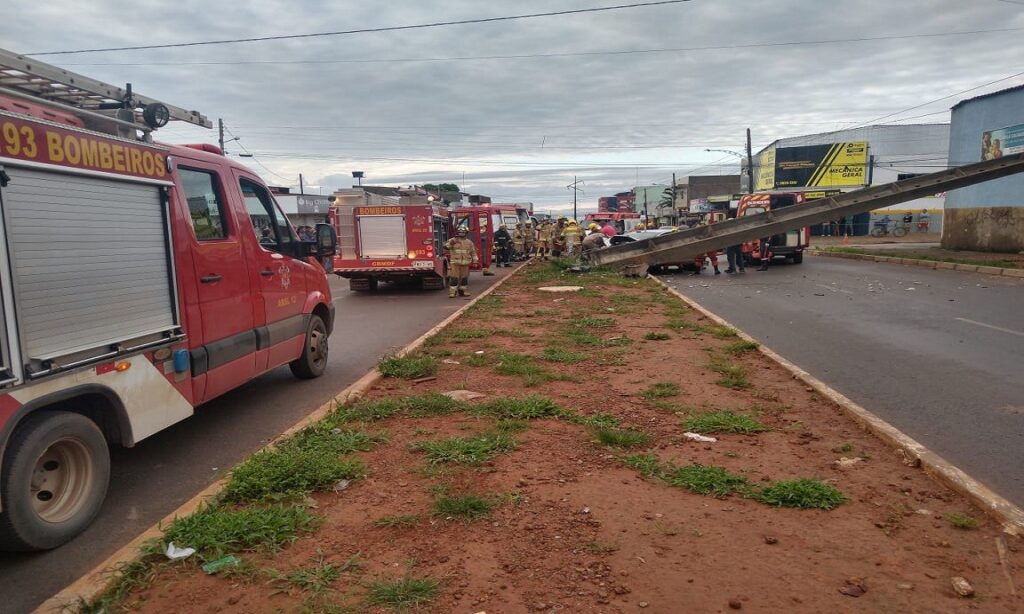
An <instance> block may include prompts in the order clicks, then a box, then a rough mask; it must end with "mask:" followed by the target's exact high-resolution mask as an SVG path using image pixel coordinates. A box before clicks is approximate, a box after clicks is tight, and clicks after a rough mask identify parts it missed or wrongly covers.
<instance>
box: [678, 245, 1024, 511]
mask: <svg viewBox="0 0 1024 614" xmlns="http://www.w3.org/2000/svg"><path fill="white" fill-rule="evenodd" d="M724 260H725V259H724V258H722V264H723V265H724V264H725V262H724ZM723 270H724V266H723ZM662 278H663V279H665V280H666V281H668V282H669V283H670V284H671V285H673V286H674V287H675V288H676V289H677V290H679V291H680V292H682V293H683V294H685V295H687V296H689V297H691V298H693V299H694V300H696V301H697V302H699V303H700V304H701V305H703V306H704V307H706V308H707V309H709V310H711V311H712V312H714V313H716V314H718V315H720V316H721V317H723V318H725V319H726V320H729V321H730V322H731V323H732V324H733V325H735V326H737V327H738V328H740V329H742V330H743V331H745V332H747V333H748V334H750V335H751V336H752V337H754V338H755V339H757V340H758V341H760V342H762V343H764V344H765V345H767V346H768V347H770V348H772V349H773V350H775V351H776V352H778V353H779V354H781V355H782V356H784V357H786V358H787V359H788V360H790V361H792V362H794V363H796V364H797V365H799V366H800V367H801V368H803V369H805V370H806V371H808V372H810V373H811V374H813V375H814V376H815V377H817V378H819V379H821V380H822V381H824V382H826V383H828V384H829V385H831V386H832V387H833V388H835V389H837V390H839V391H840V392H842V393H843V394H845V395H846V396H847V397H849V398H851V399H853V400H854V401H855V402H857V403H859V404H860V405H862V406H864V407H866V408H867V409H868V410H870V411H872V412H875V413H876V414H878V415H879V416H881V417H882V418H884V419H885V420H887V421H888V422H890V423H891V424H893V425H895V426H896V427H897V428H899V429H900V430H902V431H903V432H905V433H907V434H908V435H910V436H911V437H913V438H914V439H916V440H918V441H919V442H921V443H923V444H924V445H926V446H928V447H929V448H931V449H932V450H933V451H935V452H936V453H938V454H939V455H941V456H943V457H944V458H945V459H946V460H948V461H950V462H952V463H954V464H956V465H957V466H959V467H960V468H961V469H963V470H964V471H966V472H967V473H969V474H970V475H972V476H973V477H974V478H976V479H978V480H980V481H981V482H983V483H985V484H986V485H988V486H989V487H990V488H992V489H993V490H995V491H996V492H997V493H999V494H1001V495H1002V496H1004V497H1006V498H1007V499H1009V500H1011V501H1013V502H1014V503H1016V504H1017V505H1021V506H1024V470H1022V468H1024V279H1015V278H1003V277H994V276H991V275H981V274H978V273H966V272H960V271H945V270H938V271H936V270H930V269H924V268H918V267H909V266H900V265H894V264H888V263H869V262H863V261H859V260H841V259H838V258H824V257H813V256H809V257H807V258H806V259H805V260H804V262H803V264H800V265H786V264H779V265H778V266H773V267H772V268H771V269H769V270H768V271H767V272H758V271H755V270H754V269H753V268H748V269H747V273H744V274H742V275H736V276H731V275H725V274H722V275H718V276H709V275H706V274H705V275H701V276H699V277H688V276H683V275H671V274H668V275H663V276H662Z"/></svg>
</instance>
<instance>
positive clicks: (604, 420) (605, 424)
mask: <svg viewBox="0 0 1024 614" xmlns="http://www.w3.org/2000/svg"><path fill="white" fill-rule="evenodd" d="M572 421H573V422H575V423H576V424H582V425H584V426H589V427H591V428H596V429H611V428H615V427H617V426H619V419H618V418H617V417H615V416H613V415H611V414H606V413H596V414H591V415H589V416H574V417H573V419H572Z"/></svg>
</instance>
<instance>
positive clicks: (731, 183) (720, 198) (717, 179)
mask: <svg viewBox="0 0 1024 614" xmlns="http://www.w3.org/2000/svg"><path fill="white" fill-rule="evenodd" d="M739 191H740V175H690V176H689V177H681V178H679V179H677V180H676V202H675V211H674V212H673V213H674V215H675V216H676V220H678V219H679V217H681V216H685V215H686V214H688V213H690V214H697V213H706V212H708V211H711V210H713V209H718V208H719V207H718V205H717V203H719V202H724V203H725V208H726V209H728V208H729V201H730V200H731V198H732V196H733V195H734V194H736V193H737V192H739ZM666 223H676V222H675V221H673V222H666Z"/></svg>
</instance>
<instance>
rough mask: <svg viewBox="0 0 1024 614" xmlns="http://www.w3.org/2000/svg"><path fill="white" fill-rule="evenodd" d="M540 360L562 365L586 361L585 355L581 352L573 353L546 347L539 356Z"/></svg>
mask: <svg viewBox="0 0 1024 614" xmlns="http://www.w3.org/2000/svg"><path fill="white" fill-rule="evenodd" d="M540 359H541V360H546V361H548V362H558V363H564V364H575V363H578V362H583V361H585V360H586V359H587V355H586V354H583V353H581V352H573V351H571V350H567V349H565V348H561V347H547V348H544V351H543V352H542V353H541V355H540Z"/></svg>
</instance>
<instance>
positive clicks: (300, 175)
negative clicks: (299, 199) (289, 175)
mask: <svg viewBox="0 0 1024 614" xmlns="http://www.w3.org/2000/svg"><path fill="white" fill-rule="evenodd" d="M299 194H305V192H304V191H303V189H302V173H299Z"/></svg>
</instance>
